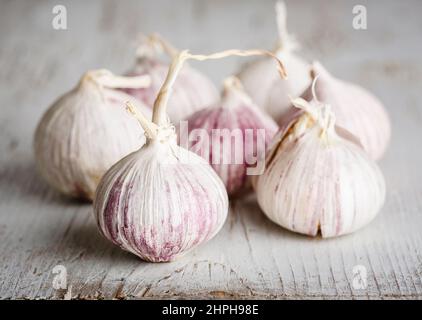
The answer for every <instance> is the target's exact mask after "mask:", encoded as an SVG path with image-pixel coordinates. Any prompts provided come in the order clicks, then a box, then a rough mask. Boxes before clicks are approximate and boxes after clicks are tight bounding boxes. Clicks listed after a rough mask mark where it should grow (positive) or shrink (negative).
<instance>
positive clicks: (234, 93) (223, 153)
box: [179, 61, 278, 196]
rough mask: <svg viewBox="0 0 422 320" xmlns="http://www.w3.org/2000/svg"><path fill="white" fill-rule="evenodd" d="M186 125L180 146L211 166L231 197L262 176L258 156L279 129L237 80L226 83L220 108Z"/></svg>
mask: <svg viewBox="0 0 422 320" xmlns="http://www.w3.org/2000/svg"><path fill="white" fill-rule="evenodd" d="M272 63H273V68H274V61H272ZM274 69H275V68H274ZM186 125H187V128H186V127H184V126H183V125H182V126H181V127H180V128H179V136H180V138H179V139H180V141H181V142H180V144H181V146H184V145H186V147H187V148H188V149H189V150H190V151H193V152H196V153H197V154H198V155H200V156H202V157H204V158H205V159H206V160H207V161H208V162H209V163H210V164H211V166H212V167H213V168H214V170H215V171H216V172H217V174H218V175H219V176H220V178H221V179H222V180H223V182H224V185H225V186H226V189H227V192H228V194H229V195H230V196H233V195H236V194H238V193H239V192H241V191H243V190H244V189H246V188H247V184H248V183H247V182H248V179H247V178H248V175H253V174H259V173H260V168H259V164H257V159H262V157H260V155H259V154H260V153H262V154H265V151H266V148H267V146H268V145H269V143H270V141H271V139H272V138H273V136H274V134H275V133H276V132H277V129H278V126H277V124H276V123H275V121H274V120H273V119H272V118H271V117H269V116H268V115H267V114H265V113H264V112H262V111H261V110H260V109H259V108H258V107H257V106H256V105H255V104H254V103H253V102H252V100H251V99H250V97H249V96H248V95H247V94H246V93H245V91H244V90H243V88H242V85H241V83H240V81H239V79H237V78H236V77H229V78H227V79H226V80H225V81H224V90H223V93H222V97H221V100H220V101H219V102H218V103H217V104H215V105H212V106H210V107H208V108H205V109H203V110H200V111H197V112H196V113H194V114H193V115H191V116H190V117H189V118H188V119H187V120H186ZM185 128H186V129H187V130H184V129H185ZM180 129H183V130H182V132H181V130H180ZM185 131H187V132H185ZM204 134H205V136H203V135H204ZM248 168H249V169H248ZM252 168H254V170H253V169H252ZM262 168H263V165H262ZM255 171H256V172H255ZM242 193H243V192H242Z"/></svg>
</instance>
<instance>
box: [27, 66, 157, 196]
mask: <svg viewBox="0 0 422 320" xmlns="http://www.w3.org/2000/svg"><path fill="white" fill-rule="evenodd" d="M149 82H150V81H149V78H148V77H134V78H124V77H117V76H114V75H113V74H111V72H110V71H107V70H94V71H89V72H87V73H86V74H85V75H84V76H83V77H82V79H81V80H80V82H79V84H78V85H77V86H76V87H75V88H74V89H73V90H71V91H70V92H68V93H66V94H64V95H63V96H62V97H60V98H59V99H58V100H57V101H56V102H54V104H53V105H52V106H51V107H50V108H49V109H48V110H47V112H46V113H45V114H44V116H43V117H42V119H41V121H40V122H39V124H38V127H37V129H36V132H35V137H34V149H35V158H36V161H37V166H38V168H39V171H40V172H41V174H42V176H43V177H44V178H45V180H46V181H47V182H48V183H49V184H50V185H52V186H53V187H55V188H56V189H58V190H59V191H61V192H62V193H64V194H66V195H68V196H72V197H76V198H83V199H86V200H92V198H93V197H94V192H95V189H96V187H97V184H98V182H99V181H100V179H101V177H102V175H103V174H104V173H105V172H106V171H107V170H108V169H109V168H110V167H111V166H112V165H113V164H114V163H115V162H117V161H118V160H120V159H121V158H123V157H124V156H126V155H128V154H129V153H130V152H132V151H134V150H136V149H137V148H139V147H141V146H142V145H143V144H144V142H145V137H144V134H143V130H142V128H140V127H139V125H138V123H137V122H136V121H135V120H134V119H133V117H131V116H130V115H128V114H127V112H126V110H125V108H124V106H123V105H124V102H126V101H127V100H128V99H130V98H131V97H130V96H129V95H127V94H125V93H124V92H121V91H120V90H116V89H114V88H127V87H145V86H147V85H149ZM137 107H138V108H140V109H142V111H143V112H144V113H145V114H147V115H148V116H149V117H150V116H151V115H150V111H149V108H148V107H146V106H144V105H142V104H141V103H137Z"/></svg>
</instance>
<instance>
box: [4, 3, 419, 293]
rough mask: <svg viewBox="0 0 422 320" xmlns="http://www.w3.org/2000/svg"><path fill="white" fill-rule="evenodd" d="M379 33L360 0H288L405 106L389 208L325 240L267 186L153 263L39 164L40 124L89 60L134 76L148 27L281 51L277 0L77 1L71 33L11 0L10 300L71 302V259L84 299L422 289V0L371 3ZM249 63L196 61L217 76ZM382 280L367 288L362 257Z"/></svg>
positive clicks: (331, 51)
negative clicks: (111, 234) (288, 218)
mask: <svg viewBox="0 0 422 320" xmlns="http://www.w3.org/2000/svg"><path fill="white" fill-rule="evenodd" d="M360 3H363V4H365V5H367V8H368V30H366V31H356V30H354V29H353V28H352V18H353V15H352V7H353V4H352V3H351V2H346V1H328V0H325V1H322V0H320V1H312V2H311V1H294V2H293V1H291V2H288V9H289V26H290V29H291V30H293V31H294V33H295V34H296V36H297V37H298V38H299V39H300V40H301V42H302V44H303V54H304V56H305V57H307V58H308V59H315V58H316V59H319V60H321V61H322V63H323V64H325V65H326V66H327V68H328V69H329V70H331V71H332V72H333V73H334V74H337V75H338V76H339V77H343V78H345V79H348V80H351V81H355V82H358V83H360V84H362V85H363V86H365V87H366V88H368V89H370V90H372V91H373V92H374V93H375V94H376V95H378V96H379V97H380V99H381V100H382V101H383V102H384V103H385V104H386V107H387V109H388V111H389V113H390V115H391V118H392V125H393V137H392V141H391V146H390V149H389V151H388V153H387V155H386V156H385V158H384V159H383V160H382V161H381V164H380V165H381V167H382V169H383V172H384V174H385V176H386V181H387V188H388V195H387V201H386V204H385V206H384V208H383V210H382V212H381V213H380V215H379V216H378V217H377V218H376V219H375V221H374V222H373V223H372V224H371V225H369V226H368V227H366V228H365V229H363V230H361V231H360V232H357V233H355V234H353V235H350V236H345V237H341V238H337V239H329V240H322V239H319V238H315V239H312V238H308V237H305V236H300V235H296V234H293V233H291V232H288V231H286V230H284V229H282V228H280V227H278V226H276V225H275V224H273V223H271V222H270V221H269V220H268V219H266V218H265V216H264V215H263V214H262V213H261V211H260V210H259V208H258V206H257V204H256V201H255V200H254V198H253V196H252V197H249V198H247V199H244V200H237V201H235V202H233V203H232V205H231V212H230V215H229V218H228V220H227V222H226V224H225V226H224V229H223V230H222V231H221V232H220V233H219V234H218V236H217V237H216V238H215V239H214V240H212V241H211V242H209V243H207V244H206V245H204V246H202V247H200V248H199V249H197V250H195V251H194V252H192V253H191V254H189V255H188V256H186V257H184V258H182V259H181V260H179V261H176V262H174V263H166V264H151V263H145V262H142V261H140V260H139V259H137V258H136V257H135V256H133V255H131V254H129V253H125V252H123V251H121V250H120V249H118V248H116V247H114V246H113V245H111V244H110V243H109V242H107V241H106V240H105V239H103V238H102V237H101V236H100V234H99V232H98V231H97V229H96V226H95V224H94V219H93V214H92V208H91V206H90V205H89V204H82V203H75V202H71V201H69V200H66V199H64V198H62V197H61V196H60V195H58V194H57V193H55V192H54V191H52V190H51V189H50V188H48V186H46V185H45V183H44V182H43V181H42V180H40V178H39V176H38V174H37V173H36V171H35V166H34V159H33V153H32V146H31V145H32V136H33V132H34V129H35V126H36V123H37V121H38V120H39V119H40V117H41V115H42V113H43V112H44V111H45V110H46V108H47V107H48V105H49V104H50V103H51V102H52V101H53V100H54V99H55V98H56V97H57V96H58V95H59V94H61V93H63V92H64V91H66V90H68V89H70V88H71V87H72V86H73V85H74V84H75V83H76V81H77V80H78V79H79V77H80V75H81V74H82V73H83V72H84V71H86V70H87V69H92V68H98V67H107V68H109V69H111V70H113V71H115V72H123V71H124V70H125V69H127V68H128V67H130V66H131V64H132V63H133V59H132V57H133V52H134V47H135V45H134V42H133V39H134V38H135V37H136V35H137V33H138V32H139V31H143V32H146V33H148V32H152V31H158V32H161V33H163V34H164V35H165V36H166V37H168V38H169V39H171V40H172V41H173V42H174V44H175V45H176V46H178V47H182V48H183V47H189V48H191V49H192V50H193V51H196V52H211V51H215V50H220V49H225V48H229V47H236V48H248V47H272V44H273V41H274V39H275V33H274V31H275V21H274V17H273V12H272V6H273V3H272V2H271V1H268V2H262V1H240V0H238V1H193V0H192V1H190V0H184V1H177V2H175V1H154V2H149V1H124V2H112V1H90V2H89V3H87V2H86V1H85V2H83V1H63V4H64V5H65V6H66V7H67V10H68V27H69V29H68V30H66V31H56V30H53V29H52V27H51V20H52V13H51V10H52V7H53V6H54V5H55V2H49V1H19V0H18V1H1V3H0V6H1V10H0V42H1V44H2V45H1V47H0V70H1V72H0V97H1V106H0V150H1V151H2V152H1V153H0V298H2V299H14V298H48V299H53V298H58V299H61V298H63V297H64V293H65V292H62V291H61V290H54V289H53V286H52V281H53V277H54V275H53V273H52V270H53V268H54V266H56V265H64V266H65V267H66V268H67V271H68V284H69V286H71V287H72V290H71V293H69V294H68V297H69V296H71V297H72V298H85V299H88V298H167V297H168V298H180V297H183V298H189V297H195V298H206V297H215V298H246V299H247V298H279V299H283V298H292V299H299V298H312V299H313V298H316V299H321V298H322V299H326V298H333V299H343V298H359V299H378V298H385V299H394V298H421V297H422V279H421V277H422V232H421V230H422V215H421V214H422V187H421V183H422V170H421V169H420V168H421V163H422V148H421V142H420V139H421V137H422V126H421V123H422V106H421V90H420V83H421V81H422V65H421V63H420V52H421V51H422V41H421V40H422V39H421V33H420V30H421V28H422V20H421V19H420V17H419V16H418V15H419V12H421V10H422V3H421V2H420V1H402V2H398V1H383V4H382V5H380V4H379V2H377V1H360ZM240 62H242V60H240V59H228V60H227V61H223V62H220V63H217V62H210V63H203V64H196V63H193V64H195V66H198V67H199V68H200V69H202V70H203V71H204V72H207V73H208V74H210V76H211V77H212V78H213V79H214V80H215V81H220V80H221V79H222V78H223V77H224V76H226V75H228V74H229V73H230V72H233V71H234V70H236V67H237V66H238V65H239V64H240ZM356 265H362V266H364V267H366V268H367V271H368V275H367V280H368V286H367V288H366V289H361V290H359V289H354V286H353V279H354V275H353V271H352V270H353V268H354V266H356Z"/></svg>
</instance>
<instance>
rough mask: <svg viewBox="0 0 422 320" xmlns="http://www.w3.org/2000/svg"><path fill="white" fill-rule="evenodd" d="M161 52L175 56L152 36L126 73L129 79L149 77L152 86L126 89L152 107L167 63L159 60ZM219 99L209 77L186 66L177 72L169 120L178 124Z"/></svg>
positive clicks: (173, 52)
mask: <svg viewBox="0 0 422 320" xmlns="http://www.w3.org/2000/svg"><path fill="white" fill-rule="evenodd" d="M162 50H164V51H166V52H167V54H168V55H169V56H170V57H173V56H175V55H176V54H177V50H175V49H174V48H172V47H171V46H170V45H169V44H168V43H167V42H166V41H165V40H164V39H162V38H161V37H159V36H158V35H151V36H150V37H149V38H147V39H146V40H145V41H144V43H143V45H141V46H140V47H139V48H138V52H137V57H138V58H137V63H136V65H135V67H134V68H133V70H131V71H130V72H129V73H128V74H129V75H131V76H139V75H149V76H150V77H151V81H152V83H151V86H149V87H148V88H133V89H127V90H125V91H126V92H127V93H129V94H130V95H132V96H134V97H135V98H137V99H139V100H141V101H142V102H144V103H145V104H146V105H148V106H150V107H151V108H152V106H153V104H154V100H155V98H156V96H157V93H158V91H159V89H160V87H161V85H162V84H163V82H164V79H165V78H166V74H167V70H168V64H167V63H164V62H162V61H160V60H159V58H158V56H159V53H160V52H161V51H162ZM217 100H218V91H217V88H216V87H215V85H214V84H213V83H212V82H211V80H210V79H208V77H206V76H205V75H203V74H202V73H201V72H199V71H198V70H196V69H194V68H192V67H191V66H189V65H187V64H186V65H185V66H184V67H183V69H182V70H181V71H180V74H179V76H178V81H177V82H176V83H175V84H174V88H173V94H172V96H171V97H170V100H169V111H168V114H169V117H170V120H171V121H172V123H178V122H179V121H180V120H183V119H185V118H186V117H188V116H189V115H191V114H192V113H194V112H195V111H198V110H200V109H202V108H204V107H206V106H208V105H210V104H212V103H214V102H216V101H217Z"/></svg>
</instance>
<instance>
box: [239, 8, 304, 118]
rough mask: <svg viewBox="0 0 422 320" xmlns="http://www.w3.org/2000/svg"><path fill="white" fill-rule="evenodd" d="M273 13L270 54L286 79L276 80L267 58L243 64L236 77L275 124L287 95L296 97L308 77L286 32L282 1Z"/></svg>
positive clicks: (293, 40)
mask: <svg viewBox="0 0 422 320" xmlns="http://www.w3.org/2000/svg"><path fill="white" fill-rule="evenodd" d="M276 12H277V25H278V36H279V41H278V45H277V48H276V50H275V52H274V53H275V55H276V56H277V57H278V58H280V59H281V60H282V61H283V64H284V66H285V68H286V71H287V74H288V75H289V78H288V79H287V80H282V79H280V77H279V75H278V74H277V71H276V70H274V66H273V64H272V63H273V62H272V61H271V60H270V59H268V58H261V59H259V60H256V61H253V62H251V63H248V64H246V65H244V66H243V67H242V68H241V71H240V72H239V74H238V77H239V79H240V81H241V82H242V84H243V86H244V88H245V91H246V92H247V93H248V94H249V96H250V97H251V98H252V100H253V101H254V102H255V103H256V104H257V105H258V106H259V107H261V108H263V110H264V111H266V112H267V113H268V114H269V115H270V116H272V117H273V119H275V120H276V121H277V120H278V119H279V118H280V117H281V116H282V115H283V114H284V113H285V112H286V111H287V109H288V108H289V107H290V106H291V103H290V99H289V96H293V97H297V96H300V95H301V94H302V93H303V92H304V91H305V90H306V88H307V87H308V86H309V85H310V83H311V78H310V75H309V64H308V63H307V62H305V61H304V60H303V59H302V58H301V57H299V56H298V55H297V54H296V53H295V50H296V49H297V48H298V44H297V43H296V41H295V39H294V38H293V37H292V36H291V35H290V34H289V33H288V32H287V27H286V6H285V4H284V2H281V1H279V2H277V4H276Z"/></svg>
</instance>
